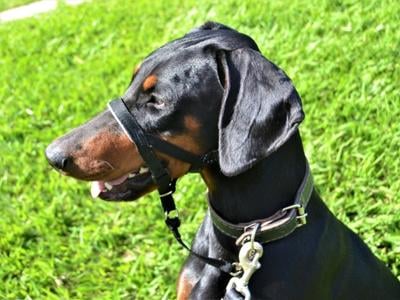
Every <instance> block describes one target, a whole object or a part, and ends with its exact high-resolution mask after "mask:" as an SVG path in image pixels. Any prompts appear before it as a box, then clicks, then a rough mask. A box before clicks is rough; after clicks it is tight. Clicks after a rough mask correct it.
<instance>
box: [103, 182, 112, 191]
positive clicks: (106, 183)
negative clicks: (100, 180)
mask: <svg viewBox="0 0 400 300" xmlns="http://www.w3.org/2000/svg"><path fill="white" fill-rule="evenodd" d="M104 186H105V187H106V188H107V190H109V191H111V190H112V188H113V186H112V185H111V184H109V183H108V182H105V183H104Z"/></svg>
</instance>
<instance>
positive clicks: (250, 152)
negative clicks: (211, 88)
mask: <svg viewBox="0 0 400 300" xmlns="http://www.w3.org/2000/svg"><path fill="white" fill-rule="evenodd" d="M219 60H220V62H219V63H220V67H221V69H222V71H223V78H224V81H225V92H224V96H223V101H222V106H221V112H220V116H219V125H218V127H219V160H220V167H221V171H222V173H224V174H225V175H226V176H235V175H237V174H239V173H242V172H244V171H246V170H248V169H249V168H251V167H252V166H253V165H254V164H256V163H257V162H259V161H260V160H261V159H263V158H265V157H267V156H268V155H270V154H271V153H272V152H274V151H276V150H277V149H278V148H279V147H280V146H281V145H282V144H284V143H285V142H286V141H287V140H288V138H289V137H290V136H291V135H292V134H293V133H294V132H295V131H296V129H297V127H298V125H299V124H300V123H301V121H302V120H303V119H304V113H303V110H302V106H301V100H300V97H299V95H298V93H297V91H296V89H295V88H294V86H293V85H292V83H291V81H290V79H289V78H288V76H287V75H286V74H285V73H284V72H283V71H282V70H281V69H279V68H278V67H277V66H275V65H274V64H273V63H271V62H270V61H268V60H267V59H265V58H264V57H263V56H262V55H261V54H260V53H259V52H257V51H255V50H252V49H249V48H241V49H237V50H233V51H225V52H223V53H222V54H220V55H219Z"/></svg>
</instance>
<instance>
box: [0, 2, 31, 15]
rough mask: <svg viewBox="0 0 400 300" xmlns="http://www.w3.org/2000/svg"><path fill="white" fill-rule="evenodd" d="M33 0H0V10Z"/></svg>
mask: <svg viewBox="0 0 400 300" xmlns="http://www.w3.org/2000/svg"><path fill="white" fill-rule="evenodd" d="M31 2H35V1H34V0H0V12H1V11H3V10H7V9H10V8H14V7H17V6H21V5H24V4H28V3H31Z"/></svg>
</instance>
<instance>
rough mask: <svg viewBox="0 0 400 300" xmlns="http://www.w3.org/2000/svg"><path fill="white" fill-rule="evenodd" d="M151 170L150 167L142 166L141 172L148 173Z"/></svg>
mask: <svg viewBox="0 0 400 300" xmlns="http://www.w3.org/2000/svg"><path fill="white" fill-rule="evenodd" d="M148 171H149V168H143V167H142V168H140V170H139V174H143V173H147V172H148Z"/></svg>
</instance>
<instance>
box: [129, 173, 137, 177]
mask: <svg viewBox="0 0 400 300" xmlns="http://www.w3.org/2000/svg"><path fill="white" fill-rule="evenodd" d="M135 175H136V174H135V173H131V174H129V175H128V178H133V177H135Z"/></svg>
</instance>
